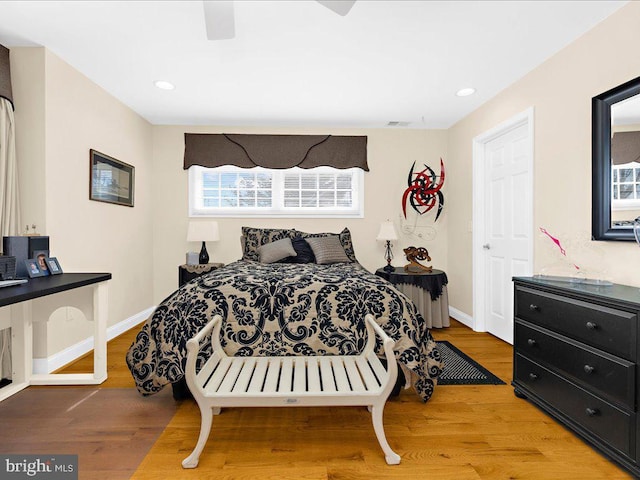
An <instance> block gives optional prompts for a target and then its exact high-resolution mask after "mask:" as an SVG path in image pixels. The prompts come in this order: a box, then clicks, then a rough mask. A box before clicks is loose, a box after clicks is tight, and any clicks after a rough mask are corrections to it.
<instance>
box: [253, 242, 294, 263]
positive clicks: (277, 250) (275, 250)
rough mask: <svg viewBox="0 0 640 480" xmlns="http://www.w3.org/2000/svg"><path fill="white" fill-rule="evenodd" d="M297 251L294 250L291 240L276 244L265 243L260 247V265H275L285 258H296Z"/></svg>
mask: <svg viewBox="0 0 640 480" xmlns="http://www.w3.org/2000/svg"><path fill="white" fill-rule="evenodd" d="M296 255H297V254H296V251H295V250H294V248H293V245H292V243H291V239H290V238H283V239H281V240H276V241H275V242H271V243H265V244H264V245H262V246H260V247H258V257H259V258H260V263H275V262H277V261H279V260H282V259H283V258H287V257H295V256H296Z"/></svg>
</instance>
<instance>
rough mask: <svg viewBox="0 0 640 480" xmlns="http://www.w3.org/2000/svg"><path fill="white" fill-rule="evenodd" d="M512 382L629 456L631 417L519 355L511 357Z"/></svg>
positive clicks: (633, 416) (630, 453)
mask: <svg viewBox="0 0 640 480" xmlns="http://www.w3.org/2000/svg"><path fill="white" fill-rule="evenodd" d="M514 381H515V383H516V384H521V385H522V386H524V387H526V388H527V389H528V390H530V391H531V392H533V393H534V394H535V395H536V396H538V397H539V398H540V399H542V400H544V401H545V402H546V403H548V404H550V405H552V406H553V408H554V409H555V410H557V411H559V412H560V413H562V414H564V416H566V417H567V418H569V419H570V420H571V421H572V422H574V423H576V424H578V425H579V426H581V427H582V428H583V429H585V430H587V431H588V432H590V433H591V434H592V435H594V436H596V437H598V438H599V439H600V440H602V441H604V442H606V443H607V444H608V445H609V446H611V447H612V448H615V449H617V450H619V451H620V452H621V453H623V454H625V455H626V456H627V457H631V456H632V452H631V430H632V428H633V423H634V418H635V415H631V414H629V413H626V412H624V411H622V410H620V409H618V408H616V407H614V406H613V405H611V404H610V403H608V402H606V401H604V400H603V399H601V398H599V397H597V396H595V395H592V394H590V393H589V392H587V391H586V390H583V389H582V388H580V387H578V386H577V385H574V384H573V383H571V382H569V381H568V380H566V379H564V378H562V377H561V376H559V375H557V374H555V373H553V372H552V371H551V370H548V369H546V368H544V367H543V366H541V365H538V364H537V363H535V362H533V361H530V360H528V359H527V358H525V357H523V356H522V355H519V354H516V356H515V362H514Z"/></svg>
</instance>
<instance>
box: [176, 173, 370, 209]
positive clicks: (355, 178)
mask: <svg viewBox="0 0 640 480" xmlns="http://www.w3.org/2000/svg"><path fill="white" fill-rule="evenodd" d="M363 183H364V175H363V172H362V170H361V169H358V168H352V169H347V170H340V169H335V168H330V167H318V168H314V169H300V168H291V169H287V170H269V169H264V168H259V167H257V168H252V169H245V168H238V167H233V166H225V167H217V168H204V167H198V166H194V167H191V168H190V169H189V214H190V215H191V216H236V217H241V216H247V217H249V216H250V217H255V216H267V217H276V216H285V217H362V216H363V213H364V212H363V201H362V199H363V193H364V191H363V190H364V188H363Z"/></svg>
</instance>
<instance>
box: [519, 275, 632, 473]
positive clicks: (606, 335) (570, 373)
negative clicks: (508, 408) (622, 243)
mask: <svg viewBox="0 0 640 480" xmlns="http://www.w3.org/2000/svg"><path fill="white" fill-rule="evenodd" d="M513 281H514V312H515V319H514V320H515V321H514V329H515V331H514V342H513V346H514V349H513V352H514V358H513V384H512V385H513V387H514V388H515V394H516V395H517V396H518V397H521V398H526V399H527V400H529V401H531V402H532V403H534V404H535V405H537V406H538V407H540V408H541V409H542V410H544V411H545V412H547V413H548V414H549V415H551V416H552V417H553V418H555V419H556V420H558V421H559V422H561V423H562V424H564V425H566V426H567V427H568V428H570V429H571V430H573V431H574V432H575V433H576V434H578V435H579V436H580V437H582V438H583V439H584V440H586V441H587V442H588V443H589V444H591V445H592V446H593V447H595V448H596V449H597V450H599V451H600V452H602V453H603V454H605V455H606V456H608V457H609V458H611V459H612V460H614V461H616V462H617V463H619V464H620V465H621V466H622V467H623V468H625V469H627V470H629V471H630V472H631V473H632V474H633V475H634V476H636V477H640V416H639V415H638V399H639V398H640V395H639V394H638V391H639V389H640V378H639V375H640V369H639V368H638V364H639V363H640V359H639V356H640V347H639V343H640V338H639V337H638V322H639V319H640V289H639V288H636V287H629V286H625V285H615V284H614V285H611V286H598V285H587V284H579V283H576V284H574V283H564V282H557V281H549V280H544V279H539V278H535V277H515V278H514V279H513Z"/></svg>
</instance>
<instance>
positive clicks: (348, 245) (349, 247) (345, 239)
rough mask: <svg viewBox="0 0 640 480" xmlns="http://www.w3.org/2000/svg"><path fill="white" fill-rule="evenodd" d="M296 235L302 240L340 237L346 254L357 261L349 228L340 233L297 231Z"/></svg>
mask: <svg viewBox="0 0 640 480" xmlns="http://www.w3.org/2000/svg"><path fill="white" fill-rule="evenodd" d="M295 232H296V235H300V236H301V237H302V238H304V239H307V238H315V237H330V236H331V235H338V236H339V237H340V243H342V246H343V247H344V252H345V253H346V254H347V257H349V260H350V261H352V262H355V261H356V253H355V252H354V250H353V242H352V240H351V232H350V231H349V229H348V228H346V227H345V228H344V229H343V230H342V231H341V232H340V233H307V232H300V231H298V230H295Z"/></svg>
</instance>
